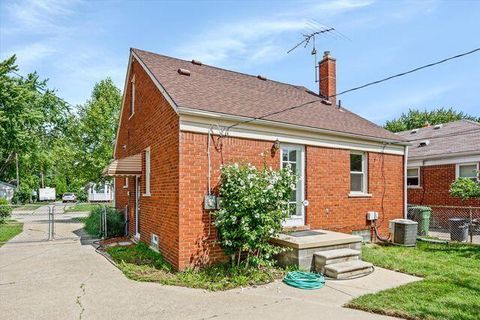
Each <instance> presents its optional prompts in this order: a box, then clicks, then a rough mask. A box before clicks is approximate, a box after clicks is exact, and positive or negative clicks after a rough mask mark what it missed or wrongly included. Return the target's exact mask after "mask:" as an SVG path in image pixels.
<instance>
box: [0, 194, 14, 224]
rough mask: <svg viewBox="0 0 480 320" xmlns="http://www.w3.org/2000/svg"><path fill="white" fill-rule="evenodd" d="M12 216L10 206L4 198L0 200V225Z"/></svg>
mask: <svg viewBox="0 0 480 320" xmlns="http://www.w3.org/2000/svg"><path fill="white" fill-rule="evenodd" d="M11 215H12V206H11V205H10V204H9V203H8V201H7V200H6V199H4V198H0V223H5V221H7V220H8V219H10V216H11Z"/></svg>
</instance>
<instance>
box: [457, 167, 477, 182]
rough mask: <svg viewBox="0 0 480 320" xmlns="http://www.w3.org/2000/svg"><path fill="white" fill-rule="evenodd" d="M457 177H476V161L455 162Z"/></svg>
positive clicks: (473, 178)
mask: <svg viewBox="0 0 480 320" xmlns="http://www.w3.org/2000/svg"><path fill="white" fill-rule="evenodd" d="M456 169H457V170H456V174H457V178H470V179H472V180H477V179H478V163H462V164H457V168H456Z"/></svg>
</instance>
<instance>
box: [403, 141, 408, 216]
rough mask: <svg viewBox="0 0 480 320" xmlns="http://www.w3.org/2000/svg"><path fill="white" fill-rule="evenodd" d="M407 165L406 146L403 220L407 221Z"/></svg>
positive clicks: (406, 147) (406, 154) (406, 153)
mask: <svg viewBox="0 0 480 320" xmlns="http://www.w3.org/2000/svg"><path fill="white" fill-rule="evenodd" d="M407 164H408V146H405V154H404V155H403V218H404V219H407V215H408V209H407V201H408V200H407Z"/></svg>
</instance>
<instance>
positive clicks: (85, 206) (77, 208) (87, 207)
mask: <svg viewBox="0 0 480 320" xmlns="http://www.w3.org/2000/svg"><path fill="white" fill-rule="evenodd" d="M98 206H99V205H98V204H94V203H79V204H75V205H73V206H71V207H68V208H66V209H65V212H90V211H92V210H93V209H95V208H97V207H98Z"/></svg>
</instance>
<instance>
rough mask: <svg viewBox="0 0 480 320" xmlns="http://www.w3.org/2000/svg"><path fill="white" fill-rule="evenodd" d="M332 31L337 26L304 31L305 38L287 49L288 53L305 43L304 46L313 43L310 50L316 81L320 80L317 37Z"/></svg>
mask: <svg viewBox="0 0 480 320" xmlns="http://www.w3.org/2000/svg"><path fill="white" fill-rule="evenodd" d="M332 31H335V28H332V27H329V28H325V29H322V30H317V31H313V32H311V33H304V34H302V35H303V40H302V41H300V42H299V43H297V44H296V45H295V46H294V47H293V48H291V49H290V50H288V51H287V53H290V52H292V51H293V50H295V49H297V48H298V47H300V46H301V45H303V47H304V48H306V47H307V46H308V45H309V44H311V45H312V51H311V52H310V54H311V55H312V56H313V63H314V69H315V82H318V81H319V80H318V72H317V69H318V61H317V49H316V47H315V37H316V36H319V35H321V34H323V33H328V32H332Z"/></svg>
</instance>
